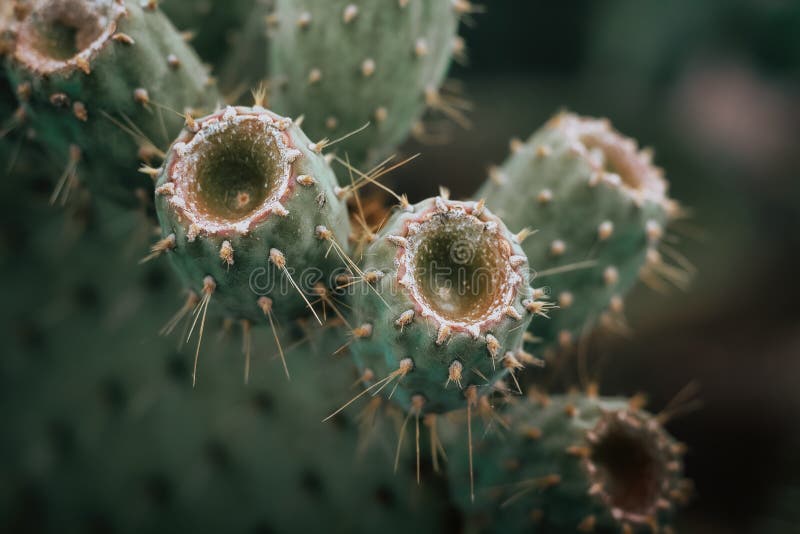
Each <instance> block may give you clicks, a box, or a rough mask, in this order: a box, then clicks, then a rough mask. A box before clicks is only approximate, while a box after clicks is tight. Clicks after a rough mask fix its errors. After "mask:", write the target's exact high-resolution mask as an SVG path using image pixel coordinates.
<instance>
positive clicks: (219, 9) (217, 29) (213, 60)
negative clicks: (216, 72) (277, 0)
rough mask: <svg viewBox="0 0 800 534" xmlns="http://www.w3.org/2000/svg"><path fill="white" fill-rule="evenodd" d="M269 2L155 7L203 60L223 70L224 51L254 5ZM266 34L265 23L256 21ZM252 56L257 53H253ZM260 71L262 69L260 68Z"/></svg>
mask: <svg viewBox="0 0 800 534" xmlns="http://www.w3.org/2000/svg"><path fill="white" fill-rule="evenodd" d="M270 1H271V0H226V1H225V2H220V1H219V0H160V1H159V2H158V5H159V7H160V8H161V9H162V10H163V11H164V13H165V14H166V15H167V17H169V20H170V21H171V22H172V23H173V24H174V25H175V27H176V28H178V29H179V30H181V31H183V32H187V33H188V36H189V37H190V39H189V42H190V44H191V45H192V47H193V48H194V49H195V50H196V51H197V53H198V54H199V55H200V57H201V58H203V61H205V62H208V63H209V64H210V65H213V66H214V67H220V68H224V67H225V65H226V63H227V60H228V50H229V49H230V48H231V46H232V45H233V44H234V43H235V41H236V38H237V36H238V34H239V32H240V31H241V30H242V28H243V27H244V26H245V25H246V24H248V22H249V20H251V19H252V17H251V14H252V13H253V8H254V6H255V5H256V4H259V3H267V2H270ZM258 22H259V23H260V24H261V26H262V27H263V28H264V31H265V32H266V20H265V19H264V17H263V16H262V17H261V18H260V20H259V21H258ZM253 52H254V53H255V54H256V55H258V54H259V52H258V51H253ZM260 68H261V69H263V68H264V66H261V67H260Z"/></svg>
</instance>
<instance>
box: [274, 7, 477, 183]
mask: <svg viewBox="0 0 800 534" xmlns="http://www.w3.org/2000/svg"><path fill="white" fill-rule="evenodd" d="M462 4H463V3H453V2H451V1H450V0H387V1H383V2H372V1H369V2H367V1H355V0H303V1H295V0H277V1H276V7H275V12H274V14H273V16H272V19H271V20H272V22H273V24H274V25H275V27H274V29H273V30H272V35H273V37H272V40H271V41H272V43H271V48H270V53H271V62H270V69H269V70H270V78H271V80H272V86H273V91H272V94H271V106H272V107H273V109H275V110H276V111H278V112H279V113H283V114H284V115H289V116H292V117H298V116H300V115H303V116H304V117H305V123H304V126H305V128H306V131H307V132H308V134H309V136H311V138H312V139H315V140H319V139H323V138H330V139H335V138H339V137H341V136H343V135H346V134H348V133H350V132H353V131H355V130H357V129H359V128H361V127H362V126H364V125H365V124H367V123H368V122H369V123H371V125H372V126H371V127H370V128H369V129H367V130H366V131H365V132H363V133H360V134H358V135H354V136H352V137H350V138H349V139H347V140H346V141H344V142H343V143H342V144H341V145H340V146H339V147H338V150H339V152H340V153H341V154H345V153H347V154H348V155H349V157H350V161H351V162H352V163H353V164H354V165H356V166H363V165H364V164H365V163H366V162H372V161H375V160H376V159H377V158H379V157H381V156H383V155H386V153H387V152H390V151H391V150H393V149H394V148H395V147H396V146H397V145H398V144H400V143H401V142H402V141H403V140H404V139H405V138H406V136H407V135H408V133H409V131H410V130H411V127H412V125H413V124H414V123H415V122H416V121H417V120H418V119H419V118H420V116H421V115H422V113H423V111H424V110H425V108H426V105H427V104H428V103H430V104H433V103H435V102H436V101H437V96H438V90H439V86H440V85H441V83H442V81H443V79H444V76H445V73H446V71H447V67H448V65H449V63H450V59H451V56H452V55H453V48H454V43H455V38H456V31H457V28H458V18H459V11H460V6H461V5H462ZM343 178H346V175H345V176H343V177H341V179H343Z"/></svg>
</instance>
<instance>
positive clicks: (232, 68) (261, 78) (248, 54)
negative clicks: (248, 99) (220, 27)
mask: <svg viewBox="0 0 800 534" xmlns="http://www.w3.org/2000/svg"><path fill="white" fill-rule="evenodd" d="M271 3H272V0H255V1H254V2H253V4H254V5H253V7H252V10H251V11H250V12H249V14H248V15H247V21H246V22H245V23H244V24H243V26H242V28H241V29H240V30H239V31H238V32H236V33H235V34H234V35H233V37H232V43H231V45H230V47H229V49H228V53H227V54H226V55H225V60H224V61H223V63H222V65H221V66H220V68H219V74H218V75H217V78H218V80H219V85H220V87H221V88H222V90H223V91H224V92H225V93H229V92H233V93H234V94H236V93H242V97H241V98H244V95H246V94H247V92H246V91H245V89H251V88H256V87H258V86H259V85H261V84H263V83H265V82H266V81H267V77H268V74H267V64H268V63H269V42H268V39H267V16H268V15H269V13H270V11H271V9H272V8H271Z"/></svg>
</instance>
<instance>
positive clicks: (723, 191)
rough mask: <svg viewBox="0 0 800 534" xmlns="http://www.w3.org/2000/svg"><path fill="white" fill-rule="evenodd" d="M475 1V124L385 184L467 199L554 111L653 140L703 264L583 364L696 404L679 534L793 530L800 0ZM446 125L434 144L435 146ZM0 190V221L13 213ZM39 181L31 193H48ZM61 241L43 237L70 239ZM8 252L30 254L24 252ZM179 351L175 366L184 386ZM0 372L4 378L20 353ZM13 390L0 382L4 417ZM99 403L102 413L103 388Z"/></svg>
mask: <svg viewBox="0 0 800 534" xmlns="http://www.w3.org/2000/svg"><path fill="white" fill-rule="evenodd" d="M0 1H4V0H0ZM485 4H486V5H485V12H484V13H480V14H475V15H474V16H472V17H471V18H470V20H468V22H471V23H470V24H468V25H467V26H466V27H465V28H464V29H463V31H462V35H463V36H464V38H465V40H466V43H467V50H468V54H467V55H468V59H467V60H466V61H465V62H463V64H459V65H456V66H455V68H454V69H453V71H452V75H453V78H454V79H455V80H457V82H455V83H454V84H453V85H452V86H451V87H450V88H451V89H452V90H453V91H454V92H457V93H459V94H462V95H463V96H465V97H467V98H468V99H469V100H470V101H471V102H472V103H473V106H474V109H473V111H472V112H470V113H469V118H470V121H471V123H472V126H471V128H469V129H459V128H457V127H452V125H450V126H446V125H442V124H437V123H435V122H434V123H430V124H429V128H430V133H431V135H430V136H428V137H429V139H428V141H429V142H426V143H420V142H417V141H411V142H409V143H408V144H407V145H406V146H405V147H404V151H405V152H407V153H416V152H421V153H422V157H420V158H418V159H417V160H415V161H414V162H413V163H411V164H409V165H407V166H405V167H403V168H402V169H400V170H398V171H397V173H396V174H394V177H393V180H394V184H395V185H397V187H398V189H400V190H402V191H403V192H406V193H408V194H409V197H410V198H411V200H412V201H418V200H421V199H423V198H425V197H427V196H430V195H432V194H435V193H436V191H437V187H438V185H439V184H446V185H447V186H448V187H449V188H450V189H451V191H452V193H453V196H454V197H456V198H460V197H467V196H469V195H471V194H472V193H473V191H474V190H475V189H477V187H478V186H479V184H480V183H482V181H483V180H484V179H485V178H486V175H487V173H486V170H487V168H488V167H489V166H490V165H492V164H499V163H501V162H502V161H503V160H504V159H505V157H506V156H507V153H508V145H509V140H510V139H511V138H512V137H520V138H525V137H527V136H528V135H530V134H531V133H532V132H533V131H534V130H535V129H537V128H538V127H539V126H540V125H541V124H543V123H544V122H545V121H546V120H547V119H548V118H549V117H550V116H551V115H552V114H554V113H555V112H557V111H559V110H561V109H569V110H571V111H574V112H577V113H580V114H585V115H594V116H601V117H607V118H609V119H611V121H612V122H613V124H614V125H615V126H616V127H617V128H618V129H619V130H620V131H622V132H623V133H625V134H626V135H629V136H631V137H634V138H636V139H638V140H639V141H640V143H641V144H642V145H644V146H651V147H653V148H654V149H655V155H656V157H655V161H656V163H657V164H658V165H659V166H661V167H663V168H664V169H665V170H666V175H667V177H668V179H669V180H670V182H671V193H672V195H673V196H674V197H675V198H677V199H678V200H680V201H681V202H682V203H683V204H684V205H685V206H686V207H687V208H689V210H690V212H691V215H692V216H691V218H690V219H689V220H688V221H686V222H685V223H683V225H682V229H681V230H682V231H681V235H682V236H684V237H683V238H682V240H681V241H680V242H679V243H677V244H676V245H675V246H676V247H677V248H679V249H680V251H681V252H682V253H683V254H684V255H685V256H686V257H687V258H688V259H689V260H690V261H691V262H692V263H693V264H694V266H695V267H696V268H697V275H696V278H695V280H694V283H693V285H692V287H691V289H690V290H689V291H687V292H680V291H677V290H676V291H673V292H670V293H669V294H667V295H663V294H659V293H656V292H654V291H652V290H650V289H648V288H646V287H644V286H641V287H638V288H637V289H636V290H635V292H634V294H633V295H632V297H631V298H630V302H629V304H628V305H627V314H628V318H629V322H630V325H631V327H632V333H631V334H630V336H629V337H627V338H616V339H612V340H609V341H606V342H604V343H603V344H602V345H601V346H600V345H598V346H596V347H594V348H593V351H592V354H591V355H590V357H591V362H592V365H593V367H592V369H593V374H594V375H595V376H597V377H598V378H599V382H600V387H601V392H603V393H606V394H625V395H632V394H635V393H637V392H644V393H646V394H647V396H648V397H649V399H650V403H649V407H650V408H651V409H653V410H656V411H657V410H659V409H661V408H663V407H664V406H665V405H667V404H668V403H669V402H670V400H671V399H673V398H674V397H675V395H676V394H678V393H679V392H680V391H681V390H685V388H687V386H688V387H689V388H690V390H691V391H694V390H695V388H696V393H693V397H694V398H697V399H700V400H701V401H702V406H701V407H700V408H699V409H696V410H693V411H691V412H690V413H686V414H683V415H681V416H679V417H676V418H675V419H674V420H672V421H671V422H670V423H669V425H668V429H669V430H670V431H671V432H672V433H673V434H674V435H675V436H676V437H677V438H679V439H680V440H681V441H683V442H685V443H687V444H688V445H689V453H688V455H687V471H688V473H687V474H688V476H689V477H690V478H692V479H693V480H694V482H695V485H696V496H695V498H694V499H693V501H692V503H691V504H690V506H689V507H688V509H686V510H685V511H684V512H683V513H682V515H681V516H680V521H679V523H678V525H677V527H678V528H677V530H678V532H690V533H709V534H717V533H719V534H723V533H743V532H744V533H753V534H756V533H762V532H768V533H787V534H796V533H800V506H798V505H799V504H800V282H798V280H797V278H798V276H800V254H798V251H800V209H799V208H798V207H799V206H800V176H798V169H800V1H798V0H669V1H665V0H563V1H560V2H553V1H546V0H515V1H512V0H487V1H486V2H485ZM441 130H446V133H447V134H448V135H447V142H446V143H430V141H431V139H430V138H434V139H433V140H435V138H437V137H438V134H439V133H440V131H441ZM49 163H53V162H49ZM59 172H60V170H59V169H58V168H56V167H55V166H54V168H53V169H52V172H50V171H48V173H49V174H52V175H54V176H55V177H56V178H57V176H58V174H59ZM7 185H8V184H4V185H3V189H2V191H3V193H2V195H0V201H2V206H3V210H4V213H10V212H11V211H12V210H17V209H20V208H19V207H18V206H17V205H16V204H17V203H16V201H15V199H14V198H13V197H12V196H11V194H10V193H8V189H9V188H8V187H6V186H7ZM52 186H53V184H52V183H50V182H48V181H42V180H37V181H35V182H33V183H32V184H30V187H31V189H33V190H34V191H33V192H34V193H35V194H36V195H38V196H39V197H42V198H46V197H47V196H49V194H50V192H51V190H52ZM19 220H22V219H21V218H20V219H19ZM54 224H55V225H56V226H57V225H58V223H54ZM131 231H132V230H131V228H129V227H124V228H119V229H116V230H114V232H116V233H117V234H118V235H119V236H128V235H129V234H130V232H131ZM140 232H143V233H144V234H146V232H147V229H146V226H145V225H142V228H141V229H140ZM30 233H31V231H30V229H28V228H26V227H25V226H24V225H21V224H20V223H19V222H18V221H17V222H15V223H14V224H11V223H8V224H4V226H3V232H2V236H1V237H2V240H1V241H0V244H1V245H2V247H1V248H0V252H2V254H0V259H2V261H3V271H2V272H3V273H4V277H5V279H4V281H3V287H2V292H3V294H4V295H5V301H6V302H5V303H4V306H3V308H4V311H3V317H6V316H8V317H9V318H10V320H8V321H5V320H4V321H2V322H3V323H4V325H5V326H6V327H7V328H8V329H9V332H8V333H7V335H8V336H11V335H13V336H15V337H14V341H13V343H16V345H18V346H19V350H20V353H28V352H30V353H38V352H44V351H43V349H41V346H42V345H43V344H46V341H43V339H46V336H47V335H48V334H50V331H48V330H47V329H46V327H43V326H42V324H44V325H47V324H48V322H47V321H48V320H49V321H50V323H53V322H55V320H53V319H47V318H46V317H45V319H44V320H43V322H38V323H31V322H29V321H28V320H27V319H22V317H23V314H25V313H27V314H28V315H31V316H33V315H35V313H38V310H39V308H41V303H42V302H43V301H44V300H45V299H47V298H48V295H47V291H46V288H47V285H46V284H44V283H43V285H42V287H41V288H40V291H39V292H38V293H37V294H36V295H35V296H31V294H30V293H29V292H28V291H27V289H26V288H25V287H19V284H16V286H17V287H12V286H15V284H13V283H11V281H12V280H15V279H13V278H11V277H10V276H9V273H15V272H19V271H20V270H26V269H27V267H26V266H30V265H34V264H35V259H33V258H32V256H24V254H34V253H36V252H35V251H39V252H38V253H40V254H45V253H43V252H41V251H42V250H45V249H46V247H42V246H41V244H42V243H41V242H40V243H35V244H31V243H28V242H27V241H26V240H27V236H28V234H30ZM53 235H55V234H53ZM139 237H143V238H144V239H145V241H146V236H143V235H140V236H139ZM63 240H64V239H63V238H59V240H53V241H52V242H48V243H49V244H51V245H52V246H54V247H59V246H60V247H65V246H67V245H66V244H65V243H63V242H61V241H63ZM140 242H142V240H140ZM140 252H141V251H140V250H136V251H132V252H131V254H129V257H128V259H127V260H126V261H130V258H135V257H136V255H138V254H140ZM21 257H24V258H25V259H26V260H27V261H26V262H22V263H18V262H19V259H20V258H21ZM534 267H535V265H534ZM76 268H83V269H93V268H96V265H93V264H92V263H91V262H89V261H86V262H83V264H82V265H81V266H79V267H76ZM66 271H67V270H65V272H66ZM28 274H29V277H32V278H29V279H35V276H39V275H38V274H37V273H35V272H30V273H28ZM62 274H63V273H62ZM42 276H48V275H47V274H42ZM136 277H137V281H136V282H137V283H141V284H140V285H142V286H144V287H147V288H148V289H147V291H149V292H150V293H146V294H145V295H144V296H143V297H142V298H155V297H153V296H152V294H155V293H157V292H163V291H164V290H165V286H168V282H166V281H165V280H164V279H163V277H161V275H159V274H158V273H151V272H150V271H147V270H143V271H140V272H139V274H137V275H136ZM67 278H68V276H67ZM62 279H63V276H62V277H61V278H58V279H56V278H53V279H52V280H49V279H48V283H50V284H51V285H52V284H57V283H60V282H59V281H58V280H62ZM115 289H116V288H112V290H115ZM120 291H122V289H120ZM99 298H100V303H98V296H97V295H96V294H94V293H93V292H92V291H90V290H86V291H83V290H81V288H79V289H78V290H77V295H76V299H77V300H78V301H79V306H78V307H77V308H76V309H75V310H72V311H70V310H71V309H69V308H66V309H59V310H57V311H56V312H53V313H56V315H57V316H58V317H59V320H62V319H63V318H64V317H68V316H69V315H70V313H74V312H76V311H77V312H79V313H84V317H83V318H84V319H86V320H87V321H88V320H90V319H97V320H98V321H99V320H100V319H102V320H104V321H115V322H116V323H124V322H125V321H127V320H132V319H133V318H135V317H134V316H132V313H133V312H132V311H131V310H127V309H113V310H110V313H107V310H106V311H104V309H103V307H102V305H101V304H102V299H103V298H104V296H103V295H101V296H100V297H99ZM176 303H177V300H176ZM87 309H88V310H92V311H91V314H89V313H86V312H85V310H87ZM65 310H66V311H65ZM81 310H84V311H83V312H81ZM51 312H52V310H51ZM115 314H116V315H115ZM162 319H163V318H160V317H159V318H155V319H154V321H155V322H156V323H159V322H163V321H162ZM154 321H153V320H151V321H150V322H154ZM84 322H86V321H84ZM70 328H71V327H70V326H69V324H67V325H66V326H62V330H63V329H66V331H67V332H68V331H69V329H70ZM76 328H77V327H76ZM147 328H151V325H148V326H147ZM153 328H157V327H153ZM140 330H141V331H142V332H144V330H146V329H145V328H144V327H142V328H140ZM84 331H86V328H85V329H84ZM147 331H148V332H152V329H150V330H147ZM12 332H13V334H12ZM141 335H145V334H144V333H141ZM9 339H10V337H9ZM9 343H11V341H10V342H9ZM147 347H148V345H146V344H144V345H142V348H141V351H142V354H143V355H147V351H148V348H147ZM9 350H11V349H9ZM137 357H138V355H137ZM186 358H188V356H187V355H186V354H183V355H182V356H181V357H180V358H178V359H176V357H173V359H172V360H170V362H173V363H170V365H173V364H174V366H175V369H173V367H170V370H171V371H170V372H174V373H175V374H177V375H178V376H180V379H181V380H184V379H185V378H186V376H187V375H188V371H187V369H186V368H185V366H186V365H187V363H186V361H185V360H186ZM176 361H177V362H178V363H174V362H176ZM181 362H182V363H181ZM3 363H4V364H6V365H7V367H6V368H5V370H8V369H10V368H11V367H9V366H10V365H12V364H15V363H16V360H14V359H12V358H8V359H7V360H6V361H5V362H3ZM41 366H42V368H43V369H46V367H47V362H46V360H43V361H42V362H41ZM182 366H183V367H182ZM3 370H4V369H3V368H0V378H3V376H2V371H3ZM237 372H238V370H237ZM8 376H12V375H11V374H10V372H9V375H8ZM0 384H4V388H5V387H7V386H9V385H10V384H7V383H6V382H2V381H0ZM112 386H113V384H112ZM10 391H11V390H10V389H7V390H6V391H5V392H0V401H3V402H5V406H4V410H6V411H7V412H9V413H10V412H11V411H13V407H12V404H11V402H12V400H13V398H14V397H13V395H12V394H11V392H10ZM109 395H110V396H111V401H109V402H112V404H113V402H114V399H115V397H114V395H115V392H114V389H113V387H112V388H111V391H110V393H109ZM0 404H3V403H2V402H0ZM2 432H3V431H2V430H0V434H2ZM56 438H57V439H62V437H61V435H60V434H58V435H57V436H56ZM65 439H67V438H65ZM67 441H69V439H67ZM3 444H5V443H3ZM1 482H2V480H0V497H3V495H2V491H4V490H5V489H8V488H4V487H3V485H2V483H1ZM25 502H27V501H25ZM26 506H27V505H26ZM101 531H102V530H101Z"/></svg>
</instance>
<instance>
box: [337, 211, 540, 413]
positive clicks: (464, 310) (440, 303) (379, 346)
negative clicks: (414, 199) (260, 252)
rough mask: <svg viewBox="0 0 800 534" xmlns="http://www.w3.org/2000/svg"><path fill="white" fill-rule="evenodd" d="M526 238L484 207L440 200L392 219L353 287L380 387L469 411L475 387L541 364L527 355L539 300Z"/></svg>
mask: <svg viewBox="0 0 800 534" xmlns="http://www.w3.org/2000/svg"><path fill="white" fill-rule="evenodd" d="M517 241H518V238H517V236H515V235H513V234H511V233H510V232H509V231H508V230H507V229H506V227H505V225H504V224H503V222H502V221H501V220H500V219H498V218H497V217H495V216H494V215H493V214H492V213H491V212H489V211H488V210H487V209H485V208H484V207H483V204H482V203H480V202H457V201H451V200H447V199H445V198H442V197H437V198H435V199H429V200H426V201H423V202H421V203H419V204H416V205H413V206H410V207H409V208H408V209H407V210H403V211H399V212H397V213H396V214H395V215H394V216H393V217H392V218H391V219H390V220H389V221H388V222H387V224H386V225H385V226H384V228H383V229H382V230H381V233H380V234H379V235H378V236H377V239H376V240H375V241H374V242H373V243H372V244H371V245H370V246H369V247H368V248H367V249H366V250H365V251H364V262H363V265H362V267H361V270H362V275H361V276H360V278H359V281H360V282H362V283H360V284H357V285H352V286H350V287H351V288H355V289H353V290H352V293H353V296H352V299H351V304H352V307H353V319H354V324H353V327H354V328H353V336H354V338H355V339H354V340H353V343H352V344H351V347H350V350H351V352H352V354H353V356H354V358H355V361H356V363H357V364H358V366H359V368H360V369H361V370H362V372H365V373H367V374H368V375H369V376H372V377H374V379H375V380H374V381H373V382H372V384H373V387H375V388H376V389H380V390H381V391H382V392H383V393H384V394H385V395H387V396H391V398H392V399H393V400H394V401H396V402H398V403H399V404H400V405H401V406H403V407H404V408H407V409H410V408H413V409H415V410H416V409H421V410H423V411H425V412H445V411H449V410H452V409H456V408H460V407H463V406H464V405H465V402H466V401H465V394H464V391H463V389H465V388H467V387H468V386H470V385H473V384H475V385H480V390H481V392H486V391H490V390H491V388H492V384H493V383H494V382H496V381H497V380H498V379H499V378H501V377H502V376H504V375H506V374H507V373H509V372H511V373H513V372H515V371H516V370H517V369H518V368H521V367H522V366H523V365H524V364H525V363H530V362H532V361H534V358H533V357H532V356H531V355H529V354H527V353H524V352H523V351H521V345H522V337H523V334H524V332H525V327H526V325H527V324H528V323H529V322H530V320H531V314H530V313H529V312H527V311H526V305H527V304H529V303H530V302H531V300H532V298H533V296H532V293H531V289H530V287H529V272H528V262H527V259H526V257H525V254H524V252H523V251H522V249H521V248H520V245H519V243H518V242H517ZM388 377H392V378H391V379H388ZM382 379H387V380H388V381H387V382H386V384H384V385H385V387H381V384H380V383H379V382H380V381H381V380H382Z"/></svg>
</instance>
